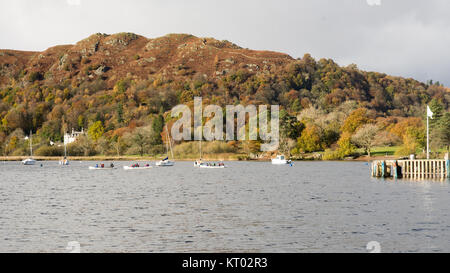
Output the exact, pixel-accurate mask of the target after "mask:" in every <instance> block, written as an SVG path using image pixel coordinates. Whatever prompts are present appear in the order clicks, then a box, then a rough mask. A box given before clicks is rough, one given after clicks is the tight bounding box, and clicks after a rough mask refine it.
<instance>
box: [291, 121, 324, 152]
mask: <svg viewBox="0 0 450 273" xmlns="http://www.w3.org/2000/svg"><path fill="white" fill-rule="evenodd" d="M321 136H322V132H321V130H320V128H319V127H318V126H316V125H314V124H308V125H307V126H306V128H305V130H303V132H302V135H301V136H300V138H299V139H298V142H297V146H298V149H299V150H300V151H302V152H305V153H311V152H316V151H321V150H322V149H323V147H322V144H321Z"/></svg>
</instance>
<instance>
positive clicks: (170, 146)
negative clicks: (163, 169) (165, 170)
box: [166, 124, 175, 159]
mask: <svg viewBox="0 0 450 273" xmlns="http://www.w3.org/2000/svg"><path fill="white" fill-rule="evenodd" d="M166 130H167V138H168V141H169V148H170V154H171V155H172V159H175V157H174V156H173V149H172V138H171V137H170V132H169V129H167V124H166Z"/></svg>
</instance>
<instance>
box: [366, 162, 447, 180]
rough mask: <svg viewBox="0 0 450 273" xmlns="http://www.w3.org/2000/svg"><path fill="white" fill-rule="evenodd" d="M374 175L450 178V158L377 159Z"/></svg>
mask: <svg viewBox="0 0 450 273" xmlns="http://www.w3.org/2000/svg"><path fill="white" fill-rule="evenodd" d="M371 174H372V176H373V177H381V178H382V177H393V178H410V179H444V178H450V160H449V159H448V157H446V158H445V159H441V160H439V159H424V160H421V159H410V160H375V161H373V162H372V165H371Z"/></svg>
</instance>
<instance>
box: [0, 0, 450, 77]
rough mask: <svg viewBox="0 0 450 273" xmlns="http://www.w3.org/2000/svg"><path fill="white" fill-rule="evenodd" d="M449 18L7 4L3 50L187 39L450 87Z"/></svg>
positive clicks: (379, 11)
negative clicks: (104, 40) (173, 36)
mask: <svg viewBox="0 0 450 273" xmlns="http://www.w3.org/2000/svg"><path fill="white" fill-rule="evenodd" d="M449 13H450V1H448V0H426V1H425V0H226V1H224V0H220V1H218V0H185V1H181V0H164V1H163V0H146V1H144V0H127V1H122V0H0V34H1V35H0V48H2V49H17V50H33V51H43V50H45V49H46V48H48V47H51V46H55V45H60V44H74V43H76V42H77V41H79V40H82V39H84V38H86V37H88V36H90V35H91V34H93V33H98V32H101V33H108V34H112V33H117V32H134V33H136V34H139V35H143V36H145V37H148V38H154V37H159V36H163V35H165V34H168V33H189V34H193V35H196V36H199V37H214V38H216V39H219V40H229V41H231V42H233V43H235V44H238V45H239V46H241V47H244V48H250V49H258V50H272V51H279V52H284V53H287V54H289V55H291V56H292V57H294V58H299V57H302V56H303V55H304V54H305V53H310V54H311V55H312V56H313V57H314V58H316V59H320V58H331V59H333V60H335V61H336V62H337V63H338V64H340V65H344V66H345V65H348V64H356V65H357V66H358V67H359V68H360V69H363V70H368V71H378V72H383V73H387V74H391V75H395V76H403V77H412V78H415V79H418V80H420V81H427V80H429V79H432V80H434V81H440V82H441V83H444V84H445V85H446V86H450V73H449V72H450V16H449V15H448V14H449Z"/></svg>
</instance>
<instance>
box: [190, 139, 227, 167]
mask: <svg viewBox="0 0 450 273" xmlns="http://www.w3.org/2000/svg"><path fill="white" fill-rule="evenodd" d="M202 139H203V136H202V137H201V139H200V144H199V145H200V148H199V149H200V159H199V160H196V161H195V162H194V167H196V168H201V169H224V168H225V164H224V163H223V162H219V163H209V162H203V160H202V157H203V154H202Z"/></svg>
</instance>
